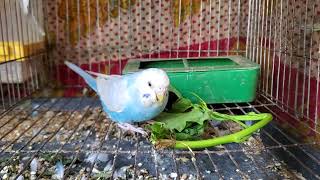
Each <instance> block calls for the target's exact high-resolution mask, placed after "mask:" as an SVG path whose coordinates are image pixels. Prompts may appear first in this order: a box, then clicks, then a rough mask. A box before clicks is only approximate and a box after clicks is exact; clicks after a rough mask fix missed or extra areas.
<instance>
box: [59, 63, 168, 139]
mask: <svg viewBox="0 0 320 180" xmlns="http://www.w3.org/2000/svg"><path fill="white" fill-rule="evenodd" d="M65 64H66V65H67V66H68V67H69V68H70V69H72V70H73V71H75V72H76V73H77V74H79V75H80V76H81V77H82V78H84V80H85V81H86V83H87V84H88V85H89V86H90V87H91V88H92V89H93V90H94V91H95V92H96V93H97V94H98V96H99V98H100V100H101V103H102V107H103V110H104V111H105V112H106V113H107V114H108V115H109V117H110V119H111V120H113V121H115V122H117V123H118V125H119V127H120V128H122V129H124V130H129V131H130V130H131V131H135V132H138V133H141V134H145V131H143V129H142V128H137V127H135V126H133V125H132V123H134V122H142V121H147V120H151V119H152V118H154V117H155V116H157V115H158V114H160V113H161V112H162V111H163V110H164V108H165V106H166V104H167V102H168V88H169V83H170V82H169V78H168V76H167V74H166V72H165V71H163V70H161V69H157V68H150V69H145V70H142V71H139V72H135V73H132V74H126V75H105V74H100V73H95V72H90V71H87V72H85V71H84V70H82V69H81V68H79V67H78V66H76V65H74V64H72V63H70V62H67V61H66V62H65ZM90 74H92V75H95V76H97V78H94V77H93V76H91V75H90Z"/></svg>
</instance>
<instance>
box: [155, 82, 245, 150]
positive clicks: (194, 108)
mask: <svg viewBox="0 0 320 180" xmlns="http://www.w3.org/2000/svg"><path fill="white" fill-rule="evenodd" d="M169 92H170V93H171V95H174V96H175V97H174V99H175V101H173V102H169V105H168V106H167V109H166V110H165V111H164V112H162V113H161V114H160V115H159V116H157V117H156V118H155V122H154V123H153V124H151V125H149V129H150V130H151V142H152V143H153V144H156V142H157V141H158V140H160V139H171V140H198V139H201V136H202V135H203V134H204V132H205V129H206V127H207V124H208V120H218V121H223V120H233V121H235V122H237V123H239V124H241V125H242V126H244V127H245V125H244V124H243V123H242V122H240V121H238V120H237V119H235V118H234V117H233V116H229V115H226V114H220V113H218V112H214V111H212V110H210V109H209V108H208V107H207V105H206V103H205V102H204V101H203V100H201V98H200V97H198V96H197V95H196V94H194V95H195V96H196V97H198V99H199V103H198V104H193V103H192V102H191V101H190V100H189V99H186V98H184V97H182V95H181V94H180V92H178V91H177V90H176V89H175V88H174V87H172V86H171V87H170V90H169ZM170 97H171V96H170Z"/></svg>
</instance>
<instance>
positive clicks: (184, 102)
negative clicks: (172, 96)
mask: <svg viewBox="0 0 320 180" xmlns="http://www.w3.org/2000/svg"><path fill="white" fill-rule="evenodd" d="M191 107H192V103H191V101H190V100H189V99H185V98H180V99H178V100H177V101H176V102H174V103H173V105H172V108H171V109H170V110H169V112H173V113H175V112H176V113H182V112H185V111H186V110H188V109H190V108H191Z"/></svg>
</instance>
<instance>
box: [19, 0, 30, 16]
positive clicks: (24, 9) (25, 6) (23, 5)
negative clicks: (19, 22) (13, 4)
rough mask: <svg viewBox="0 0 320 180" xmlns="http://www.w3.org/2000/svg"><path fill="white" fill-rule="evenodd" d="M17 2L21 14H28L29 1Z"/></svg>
mask: <svg viewBox="0 0 320 180" xmlns="http://www.w3.org/2000/svg"><path fill="white" fill-rule="evenodd" d="M19 2H20V5H21V9H22V12H23V13H24V14H28V8H29V0H20V1H19Z"/></svg>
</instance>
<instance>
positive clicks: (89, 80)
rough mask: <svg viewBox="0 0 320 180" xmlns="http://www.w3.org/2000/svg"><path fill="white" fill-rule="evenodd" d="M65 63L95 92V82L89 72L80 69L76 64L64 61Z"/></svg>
mask: <svg viewBox="0 0 320 180" xmlns="http://www.w3.org/2000/svg"><path fill="white" fill-rule="evenodd" d="M64 64H65V65H67V66H68V67H69V68H70V69H72V70H73V71H74V72H76V73H77V74H79V75H80V76H81V77H82V78H83V79H84V80H85V81H86V82H87V84H88V85H89V86H90V87H91V88H92V89H93V90H94V91H96V92H97V82H96V79H95V78H94V77H92V76H91V75H90V74H88V73H87V72H85V71H84V70H82V69H81V68H80V67H78V66H76V65H75V64H72V63H70V62H68V61H65V62H64Z"/></svg>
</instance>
